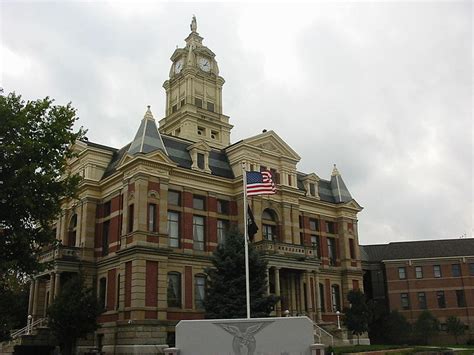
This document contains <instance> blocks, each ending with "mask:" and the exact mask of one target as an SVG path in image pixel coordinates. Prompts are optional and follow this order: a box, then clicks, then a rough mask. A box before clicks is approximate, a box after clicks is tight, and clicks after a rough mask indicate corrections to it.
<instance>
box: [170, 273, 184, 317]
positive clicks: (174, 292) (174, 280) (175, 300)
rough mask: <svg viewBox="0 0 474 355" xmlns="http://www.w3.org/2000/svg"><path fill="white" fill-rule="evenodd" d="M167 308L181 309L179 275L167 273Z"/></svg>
mask: <svg viewBox="0 0 474 355" xmlns="http://www.w3.org/2000/svg"><path fill="white" fill-rule="evenodd" d="M168 307H177V308H181V274H180V273H179V272H169V273H168Z"/></svg>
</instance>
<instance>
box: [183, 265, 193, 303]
mask: <svg viewBox="0 0 474 355" xmlns="http://www.w3.org/2000/svg"><path fill="white" fill-rule="evenodd" d="M184 308H193V269H192V267H191V266H185V267H184Z"/></svg>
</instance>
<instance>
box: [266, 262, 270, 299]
mask: <svg viewBox="0 0 474 355" xmlns="http://www.w3.org/2000/svg"><path fill="white" fill-rule="evenodd" d="M267 295H270V267H267Z"/></svg>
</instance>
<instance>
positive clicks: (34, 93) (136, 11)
mask: <svg viewBox="0 0 474 355" xmlns="http://www.w3.org/2000/svg"><path fill="white" fill-rule="evenodd" d="M0 10H1V13H0V23H1V34H0V36H1V48H0V86H1V87H3V88H4V89H5V91H6V92H10V91H16V92H17V93H21V94H22V95H23V97H24V98H25V99H36V98H41V97H44V96H47V95H48V96H50V97H52V98H54V99H56V101H57V103H60V104H65V103H67V102H69V101H72V104H73V106H74V107H76V108H77V111H78V115H79V117H80V121H79V122H80V125H82V126H84V127H85V128H87V129H88V130H89V132H88V137H89V140H91V141H93V142H97V143H101V144H105V145H111V146H113V147H117V148H119V147H121V146H123V145H125V144H127V143H128V142H129V141H131V140H132V139H133V137H134V135H135V132H136V130H137V128H138V126H139V122H140V120H141V119H142V117H143V115H144V113H145V110H146V105H151V108H152V111H153V113H154V115H155V118H157V119H160V118H162V117H163V116H164V108H165V92H164V89H163V88H162V84H163V82H164V81H165V80H166V79H167V78H168V74H169V69H170V65H171V61H170V59H169V58H170V56H171V54H172V53H173V51H174V49H175V48H176V46H177V45H178V46H180V47H183V46H184V38H186V37H187V35H188V34H189V32H190V30H189V24H190V20H191V16H192V14H196V17H197V23H198V32H199V34H200V35H201V36H203V37H204V45H206V46H208V47H209V48H210V49H211V50H212V51H213V52H214V53H215V54H216V59H217V61H218V64H219V69H220V74H221V76H223V77H224V78H225V80H226V83H225V85H224V91H223V96H224V97H223V105H224V113H225V114H227V115H229V116H230V119H231V123H232V124H233V125H234V126H235V127H234V129H233V130H232V135H231V139H232V142H236V141H238V140H240V139H242V138H245V137H249V136H252V135H255V134H258V133H260V132H261V131H262V129H272V130H274V131H275V132H276V133H277V134H278V135H280V136H281V137H282V138H283V139H284V140H285V141H286V142H287V143H288V144H289V145H290V146H291V147H292V148H293V149H294V150H295V151H297V152H298V153H299V155H300V156H301V162H300V163H299V165H298V169H299V171H302V172H306V173H309V172H315V173H316V174H317V175H318V176H319V177H320V178H322V179H329V178H330V174H331V171H332V166H333V164H334V163H336V164H337V166H338V169H339V171H340V172H341V174H342V177H343V179H344V181H345V182H346V185H347V186H348V188H349V190H350V192H351V194H352V196H353V197H354V198H355V199H356V200H357V202H358V203H359V204H360V205H362V206H363V207H364V210H363V211H362V212H361V213H360V214H359V239H360V242H361V244H371V243H384V242H389V241H402V240H416V239H443V238H459V237H460V236H461V235H463V234H465V235H467V236H472V233H473V225H472V221H473V203H472V201H473V146H472V136H473V124H472V13H473V12H472V4H471V2H470V1H465V2H426V1H425V2H407V1H405V2H341V1H339V2H337V3H317V4H308V3H306V4H300V5H294V4H278V5H274V4H270V3H261V4H256V5H254V4H251V3H240V4H237V3H232V4H224V3H196V2H194V3H178V4H174V3H152V2H137V1H134V2H132V1H130V2H121V3H111V2H104V1H101V2H86V1H75V2H72V1H62V2H59V1H57V2H45V1H5V0H3V1H1V0H0Z"/></svg>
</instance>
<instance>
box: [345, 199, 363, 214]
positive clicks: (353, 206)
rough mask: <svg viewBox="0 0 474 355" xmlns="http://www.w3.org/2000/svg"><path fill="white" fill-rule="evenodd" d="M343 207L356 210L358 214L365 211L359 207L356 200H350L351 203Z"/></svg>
mask: <svg viewBox="0 0 474 355" xmlns="http://www.w3.org/2000/svg"><path fill="white" fill-rule="evenodd" d="M341 207H344V208H350V209H354V210H357V212H360V211H362V210H363V209H364V207H362V206H361V205H359V204H358V203H357V201H356V200H354V199H352V200H350V201H349V202H346V203H344V204H343V205H341Z"/></svg>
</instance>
